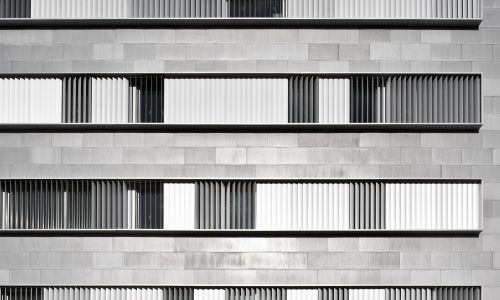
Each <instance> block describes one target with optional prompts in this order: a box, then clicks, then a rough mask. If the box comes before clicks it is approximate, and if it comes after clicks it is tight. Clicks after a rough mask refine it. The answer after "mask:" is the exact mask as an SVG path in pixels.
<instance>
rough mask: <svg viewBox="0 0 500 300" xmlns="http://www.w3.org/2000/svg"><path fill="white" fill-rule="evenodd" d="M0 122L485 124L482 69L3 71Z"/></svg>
mask: <svg viewBox="0 0 500 300" xmlns="http://www.w3.org/2000/svg"><path fill="white" fill-rule="evenodd" d="M0 108H2V110H1V111H0V123H4V124H5V123H51V124H58V123H61V122H62V123H94V124H130V123H166V124H287V123H320V124H347V123H364V124H367V123H368V124H370V123H378V124H471V125H472V124H479V123H481V79H480V76H479V75H381V76H378V75H370V76H367V75H352V76H350V77H344V78H342V77H340V78H329V77H319V76H310V75H293V76H290V77H289V78H267V79H262V78H185V79H184V78H165V77H164V76H156V75H130V76H101V77H97V76H88V75H81V76H60V78H52V79H49V78H3V79H0Z"/></svg>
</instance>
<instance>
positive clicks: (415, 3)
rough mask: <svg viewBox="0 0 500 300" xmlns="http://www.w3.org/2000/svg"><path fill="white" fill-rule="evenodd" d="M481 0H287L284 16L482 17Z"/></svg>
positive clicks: (378, 17) (349, 17)
mask: <svg viewBox="0 0 500 300" xmlns="http://www.w3.org/2000/svg"><path fill="white" fill-rule="evenodd" d="M481 11H482V8H481V0H398V1H396V0H287V1H286V6H285V17H286V18H307V19H309V18H310V19H318V18H327V19H467V18H481V17H482V14H481Z"/></svg>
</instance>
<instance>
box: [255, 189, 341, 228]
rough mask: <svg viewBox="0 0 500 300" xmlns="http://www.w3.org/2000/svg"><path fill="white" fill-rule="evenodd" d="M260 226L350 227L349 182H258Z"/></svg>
mask: <svg viewBox="0 0 500 300" xmlns="http://www.w3.org/2000/svg"><path fill="white" fill-rule="evenodd" d="M255 228H256V229H260V230H280V229H281V230H345V229H349V184H344V183H341V184H337V183H331V184H314V183H304V184H302V183H279V184H278V183H270V184H259V183H258V184H257V195H256V223H255Z"/></svg>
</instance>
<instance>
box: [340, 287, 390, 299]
mask: <svg viewBox="0 0 500 300" xmlns="http://www.w3.org/2000/svg"><path fill="white" fill-rule="evenodd" d="M385 297H386V292H385V289H349V300H386V298H385Z"/></svg>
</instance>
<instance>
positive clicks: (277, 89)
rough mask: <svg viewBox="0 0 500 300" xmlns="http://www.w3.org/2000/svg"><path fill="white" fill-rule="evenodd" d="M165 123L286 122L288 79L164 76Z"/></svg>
mask: <svg viewBox="0 0 500 300" xmlns="http://www.w3.org/2000/svg"><path fill="white" fill-rule="evenodd" d="M164 115H165V123H171V124H179V123H188V124H189V123H202V124H203V123H207V124H209V123H211V124H213V123H229V124H237V123H241V124H250V123H287V122H288V80H287V79H276V78H267V79H261V78H258V79H257V78H241V79H233V78H229V79H223V78H216V79H213V78H200V79H192V78H191V79H177V78H175V79H170V78H168V79H165V114H164Z"/></svg>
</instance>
